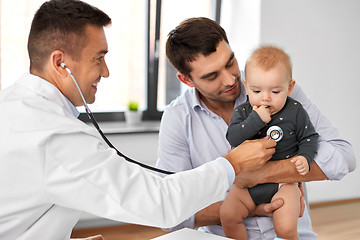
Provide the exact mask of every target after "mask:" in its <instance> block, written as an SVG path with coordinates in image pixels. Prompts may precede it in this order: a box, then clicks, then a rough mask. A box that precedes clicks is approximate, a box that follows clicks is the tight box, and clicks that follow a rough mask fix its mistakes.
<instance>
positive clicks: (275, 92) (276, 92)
mask: <svg viewBox="0 0 360 240" xmlns="http://www.w3.org/2000/svg"><path fill="white" fill-rule="evenodd" d="M272 92H273V93H274V94H279V93H280V91H272Z"/></svg>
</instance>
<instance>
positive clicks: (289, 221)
mask: <svg viewBox="0 0 360 240" xmlns="http://www.w3.org/2000/svg"><path fill="white" fill-rule="evenodd" d="M300 197H301V193H300V190H299V188H298V186H297V184H293V183H289V184H284V185H282V186H281V187H280V189H279V191H278V192H277V193H276V194H275V195H274V197H273V198H272V200H274V199H277V198H282V199H284V205H283V206H282V207H281V208H279V209H278V210H276V211H275V212H274V215H273V220H274V229H275V232H276V235H277V236H278V237H279V238H284V239H289V240H298V239H299V235H298V232H297V221H298V218H299V214H300Z"/></svg>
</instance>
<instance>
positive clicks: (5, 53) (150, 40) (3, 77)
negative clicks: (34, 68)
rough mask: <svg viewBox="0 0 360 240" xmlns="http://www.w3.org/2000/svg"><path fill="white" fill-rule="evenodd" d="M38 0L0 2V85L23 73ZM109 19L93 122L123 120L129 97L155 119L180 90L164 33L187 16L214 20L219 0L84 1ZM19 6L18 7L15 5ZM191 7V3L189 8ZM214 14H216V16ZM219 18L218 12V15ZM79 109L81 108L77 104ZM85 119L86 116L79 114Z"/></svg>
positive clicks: (40, 2) (0, 0) (1, 86)
mask: <svg viewBox="0 0 360 240" xmlns="http://www.w3.org/2000/svg"><path fill="white" fill-rule="evenodd" d="M43 2H44V1H43V0H26V1H24V0H0V13H1V15H0V16H1V17H0V33H1V35H0V36H1V37H0V89H2V88H5V87H7V86H9V85H11V84H12V83H13V82H15V81H16V79H17V78H19V77H20V76H21V74H22V72H26V71H28V68H29V60H28V55H27V49H26V46H27V37H28V33H29V30H30V25H31V20H32V18H33V15H34V13H35V11H36V10H37V9H38V8H39V6H40V5H41V4H42V3H43ZM85 2H88V3H90V4H92V5H94V6H96V7H98V8H100V9H101V10H103V11H104V12H106V13H107V14H108V15H109V16H110V17H111V18H112V26H110V27H109V28H106V29H105V32H106V36H107V40H108V45H109V53H108V54H107V55H106V62H107V64H108V67H109V70H110V76H109V78H103V79H102V80H101V82H100V84H99V87H98V92H97V95H96V101H95V103H94V104H92V105H91V106H90V108H91V110H92V111H93V112H94V114H95V117H96V118H97V120H99V121H112V120H123V119H124V116H123V112H124V111H125V110H126V109H127V104H128V102H129V101H130V100H137V101H138V102H139V107H140V110H143V111H144V119H146V120H155V119H157V120H158V119H160V117H161V111H162V110H163V109H164V107H165V106H166V105H167V104H168V103H170V101H171V100H173V99H174V98H175V97H177V96H178V95H180V94H181V93H182V92H183V91H184V86H183V84H180V81H178V80H177V79H176V75H175V74H176V71H175V69H174V68H173V67H172V66H171V65H170V63H169V62H168V61H167V59H166V56H165V41H166V38H167V34H168V32H169V31H170V30H171V29H173V28H174V27H175V26H176V25H178V24H179V23H180V22H181V21H182V20H184V19H185V18H188V17H198V16H205V17H210V18H212V19H215V15H216V13H219V11H215V10H216V9H220V1H219V0H217V1H216V0H197V1H194V0H182V1H173V0H131V1H128V0H113V1H101V0H85ZM19 6H21V7H19ZM189 6H191V7H189ZM217 15H219V14H217ZM218 17H219V16H218ZM79 110H80V111H82V110H83V108H82V107H81V108H79ZM81 119H83V120H86V119H87V117H86V116H81Z"/></svg>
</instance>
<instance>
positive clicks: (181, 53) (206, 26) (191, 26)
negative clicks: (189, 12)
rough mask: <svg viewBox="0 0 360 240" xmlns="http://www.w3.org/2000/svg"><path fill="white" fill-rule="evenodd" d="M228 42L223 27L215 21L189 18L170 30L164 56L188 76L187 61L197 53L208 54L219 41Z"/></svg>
mask: <svg viewBox="0 0 360 240" xmlns="http://www.w3.org/2000/svg"><path fill="white" fill-rule="evenodd" d="M223 40H224V41H225V42H226V43H229V41H228V39H227V36H226V33H225V31H224V29H223V28H222V27H221V26H220V25H219V24H218V23H217V22H215V21H213V20H211V19H209V18H205V17H199V18H189V19H186V20H184V21H183V22H181V23H180V24H179V26H177V27H176V28H175V29H174V30H172V31H171V32H170V33H169V35H168V39H167V41H166V56H167V58H168V59H169V61H170V62H171V64H172V65H173V66H174V67H175V68H176V69H177V70H178V71H179V72H181V73H182V74H184V75H186V76H188V77H190V79H191V76H190V72H191V71H192V69H191V68H190V66H189V64H188V63H189V62H191V61H193V60H194V59H195V58H196V57H197V56H198V55H200V54H202V55H204V56H208V55H210V54H211V53H213V52H215V51H216V48H217V46H218V45H219V43H220V42H221V41H223Z"/></svg>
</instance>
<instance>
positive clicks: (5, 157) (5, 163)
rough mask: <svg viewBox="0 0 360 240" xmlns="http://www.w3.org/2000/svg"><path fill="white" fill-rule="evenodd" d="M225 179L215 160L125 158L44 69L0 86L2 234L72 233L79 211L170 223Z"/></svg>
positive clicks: (214, 196) (209, 198)
mask: <svg viewBox="0 0 360 240" xmlns="http://www.w3.org/2000/svg"><path fill="white" fill-rule="evenodd" d="M139 148H141V146H139ZM228 187H229V183H228V175H227V172H226V170H225V167H224V166H223V165H222V164H220V163H219V162H218V161H213V162H211V163H209V164H206V165H204V166H201V167H199V168H197V169H195V170H192V171H187V172H182V173H179V174H176V175H170V176H168V177H166V178H161V177H159V176H157V175H156V174H154V173H151V172H149V171H146V170H144V169H142V168H141V167H138V166H137V165H134V164H132V163H128V162H126V161H125V160H124V159H123V158H121V157H119V156H117V155H116V152H115V151H114V150H112V149H110V148H109V147H107V146H106V145H105V144H104V143H103V141H102V140H101V137H100V135H99V134H98V132H97V131H96V129H95V128H93V127H89V126H88V125H86V124H84V123H83V122H81V121H79V120H78V119H77V118H75V117H74V115H73V113H72V111H71V108H70V105H69V103H68V101H67V99H66V98H65V97H64V96H63V95H62V94H61V92H60V91H59V90H58V89H57V88H56V87H54V86H53V85H52V84H50V83H49V82H47V81H45V80H43V79H41V78H39V77H36V76H34V75H30V74H25V75H24V76H22V77H21V78H20V79H19V80H18V81H17V82H16V83H15V84H14V85H13V86H11V87H9V88H7V89H5V90H2V91H0V191H1V194H0V239H69V238H70V234H71V231H72V228H73V227H74V225H75V224H76V222H77V221H78V219H79V216H80V214H81V213H82V212H87V213H91V214H94V215H97V216H100V217H103V218H108V219H112V220H116V221H122V222H128V223H137V224H143V225H151V226H157V227H170V226H174V225H176V224H178V223H180V222H182V221H183V220H185V219H187V218H188V217H190V216H191V215H193V214H194V213H195V212H197V211H198V210H200V209H202V208H204V207H206V206H207V205H209V204H211V203H213V202H216V201H220V200H222V199H224V197H225V194H226V191H227V189H228Z"/></svg>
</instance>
